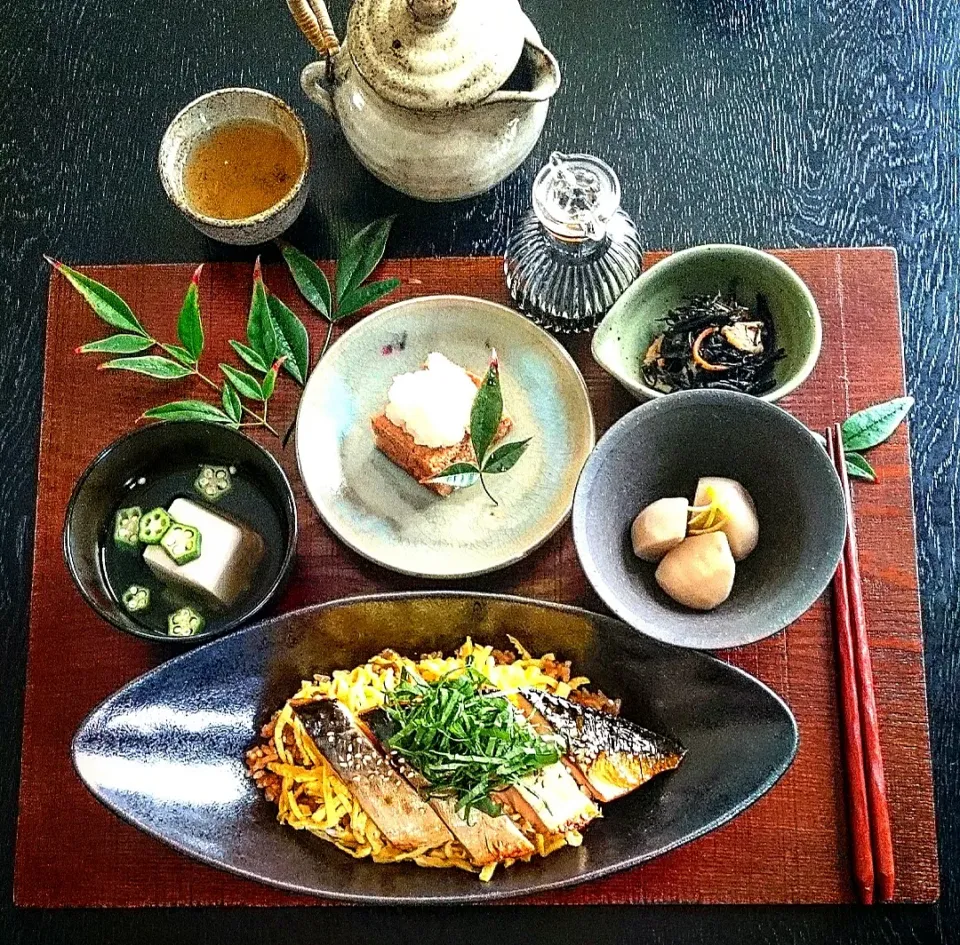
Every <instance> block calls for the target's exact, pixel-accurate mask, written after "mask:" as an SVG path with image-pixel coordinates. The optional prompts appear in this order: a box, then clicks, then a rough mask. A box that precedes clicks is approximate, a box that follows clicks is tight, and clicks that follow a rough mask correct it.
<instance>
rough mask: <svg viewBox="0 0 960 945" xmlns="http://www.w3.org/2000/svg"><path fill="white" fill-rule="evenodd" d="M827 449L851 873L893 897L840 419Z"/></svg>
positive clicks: (860, 887)
mask: <svg viewBox="0 0 960 945" xmlns="http://www.w3.org/2000/svg"><path fill="white" fill-rule="evenodd" d="M827 452H828V453H829V454H830V459H831V460H833V465H834V468H835V469H836V471H837V475H838V476H839V477H840V482H841V483H842V484H843V493H844V500H845V503H846V513H847V538H846V542H845V543H844V548H843V556H842V557H841V559H840V564H839V566H838V567H837V573H836V574H835V575H834V578H833V621H834V631H835V633H836V638H837V663H838V670H839V674H840V709H841V713H842V715H843V748H844V752H843V753H844V759H845V762H846V768H847V802H848V807H849V815H850V833H851V844H852V856H853V874H854V880H855V882H856V886H857V892H858V894H859V897H860V901H861V902H863V903H866V904H869V903H872V902H874V900H875V899H876V901H878V902H889V901H890V900H891V899H892V898H893V886H894V872H893V838H892V837H891V834H890V812H889V809H888V807H887V787H886V780H885V778H884V774H883V757H882V756H881V753H880V726H879V722H878V720H877V702H876V698H875V696H874V691H873V666H872V664H871V661H870V645H869V641H868V640H867V623H866V616H865V614H864V609H863V587H862V585H861V581H860V563H859V558H858V555H857V533H856V528H855V527H854V521H853V499H852V496H851V492H850V479H849V477H848V476H847V467H846V462H845V460H844V453H843V437H842V433H841V429H840V424H835V425H834V426H832V427H829V428H828V429H827Z"/></svg>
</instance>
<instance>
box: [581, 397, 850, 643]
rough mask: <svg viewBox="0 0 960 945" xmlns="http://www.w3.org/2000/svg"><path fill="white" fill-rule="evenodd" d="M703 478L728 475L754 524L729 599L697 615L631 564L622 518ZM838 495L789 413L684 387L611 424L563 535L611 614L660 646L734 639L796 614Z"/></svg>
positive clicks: (815, 592)
mask: <svg viewBox="0 0 960 945" xmlns="http://www.w3.org/2000/svg"><path fill="white" fill-rule="evenodd" d="M701 476H727V477H730V478H732V479H736V480H738V481H739V482H740V483H742V484H743V486H744V487H745V488H746V489H747V491H748V492H749V493H750V495H751V496H752V497H753V500H754V502H755V503H756V506H757V515H758V518H759V520H760V542H759V544H758V546H757V548H756V550H755V551H754V552H753V553H752V554H751V555H749V556H748V557H747V558H745V559H744V560H743V561H741V562H738V564H737V574H736V578H735V580H734V584H733V591H732V593H731V595H730V597H729V598H728V599H727V600H726V601H725V602H724V603H723V604H721V605H720V606H719V607H718V608H716V610H713V611H710V612H706V613H704V612H698V611H694V610H689V609H687V608H685V607H682V606H681V605H679V604H677V603H675V602H674V601H672V600H671V599H670V598H669V597H667V595H666V594H664V593H663V591H661V590H660V588H659V586H658V585H657V583H656V580H655V579H654V571H655V569H656V565H653V564H649V563H648V562H645V561H640V560H639V559H638V558H636V557H635V556H634V554H633V549H632V547H631V544H630V525H631V523H632V521H633V519H634V518H635V516H636V515H637V513H638V512H639V511H640V509H642V508H643V507H644V506H646V505H648V504H649V503H651V502H653V501H654V500H656V499H660V498H664V497H666V496H687V497H689V498H691V499H692V498H693V494H694V490H695V488H696V484H697V479H698V478H699V477H701ZM845 527H846V526H845V517H844V502H843V492H842V490H841V487H840V481H839V479H838V478H837V475H836V473H835V472H834V470H833V466H832V464H831V462H830V460H829V459H828V457H827V454H826V452H825V451H824V449H823V448H822V447H821V446H820V444H819V443H818V442H817V440H816V439H814V437H813V435H812V434H811V433H810V431H809V430H808V429H807V428H806V427H805V426H804V425H803V424H802V423H800V422H799V421H798V420H796V419H794V418H793V417H792V416H790V414H788V413H786V412H785V411H783V410H781V409H780V408H779V407H774V406H772V405H771V404H767V403H764V402H763V401H761V400H758V399H757V398H755V397H750V396H749V395H747V394H734V393H730V392H728V391H685V392H681V393H677V394H672V395H671V396H670V397H661V398H658V399H657V400H654V401H651V402H650V403H647V404H644V405H642V406H640V407H638V408H637V409H636V410H633V411H632V412H631V413H628V414H627V415H626V416H625V417H623V418H622V419H621V420H620V421H618V422H617V423H616V424H615V425H614V426H613V427H611V429H610V430H609V431H608V432H607V434H606V435H605V436H604V437H603V439H601V441H600V442H599V444H598V445H597V448H596V449H595V450H594V451H593V454H592V455H591V457H590V459H589V461H588V462H587V464H586V466H585V467H584V470H583V474H582V475H581V477H580V482H579V484H578V486H577V492H576V497H575V499H574V506H573V536H574V540H575V542H576V546H577V553H578V554H579V556H580V562H581V564H582V565H583V568H584V571H586V574H587V577H588V578H589V579H590V582H591V583H592V584H593V586H594V588H595V589H596V591H597V593H598V594H599V595H600V597H601V598H602V599H603V600H604V602H605V603H606V604H607V606H608V607H609V608H610V609H611V610H612V611H613V612H614V613H615V614H616V615H617V616H618V617H620V618H621V619H623V620H625V621H626V622H627V623H629V624H630V625H631V626H633V627H635V628H636V629H637V630H639V631H641V632H642V633H645V634H647V635H648V636H651V637H655V638H656V639H658V640H662V641H664V642H665V643H674V644H677V645H679V646H691V647H697V648H700V649H719V648H723V647H730V646H740V645H743V644H746V643H752V642H754V641H755V640H760V639H763V637H767V636H770V635H771V634H773V633H776V632H777V631H778V630H780V629H782V628H783V627H785V626H787V625H788V624H789V623H791V622H793V621H794V620H796V619H797V618H798V617H799V616H800V615H801V614H803V613H804V611H806V610H807V609H808V608H809V607H810V605H811V604H813V602H814V601H815V600H816V599H817V598H818V597H819V596H820V594H821V593H822V592H823V590H824V588H825V587H826V586H827V584H828V583H829V581H830V578H831V576H832V575H833V572H834V571H835V570H836V566H837V562H838V561H839V560H840V553H841V551H842V549H843V540H844V535H845Z"/></svg>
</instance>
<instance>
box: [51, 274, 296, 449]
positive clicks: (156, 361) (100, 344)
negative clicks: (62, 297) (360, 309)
mask: <svg viewBox="0 0 960 945" xmlns="http://www.w3.org/2000/svg"><path fill="white" fill-rule="evenodd" d="M46 258H47V261H48V262H49V263H50V264H51V265H52V266H53V267H54V268H55V269H56V270H57V271H58V272H60V273H61V274H62V275H63V276H64V277H65V278H66V279H67V281H68V282H70V284H71V285H72V286H73V287H74V288H75V289H76V290H77V292H79V293H80V295H81V296H82V297H83V298H84V300H85V301H86V302H87V303H88V304H89V305H90V307H91V309H92V310H93V311H94V313H95V314H96V315H97V316H98V317H99V318H100V319H101V320H102V321H104V322H106V323H107V324H108V325H110V326H111V327H114V328H122V329H124V331H123V333H121V334H118V335H111V336H109V337H107V338H102V339H99V340H96V341H91V342H88V343H86V344H83V345H80V346H79V347H78V348H77V352H78V353H80V354H88V353H93V354H119V355H121V357H116V358H112V359H111V360H109V361H105V362H103V363H102V364H100V365H99V366H98V370H115V371H129V372H131V373H134V374H139V375H142V376H146V377H151V378H153V379H155V380H162V381H171V380H181V379H183V378H188V377H195V378H197V379H199V380H200V381H201V382H202V383H204V384H205V385H206V386H207V387H209V388H211V389H212V390H215V391H216V392H217V394H218V395H219V397H220V400H221V402H222V404H223V409H221V408H220V407H216V406H213V405H212V404H207V403H204V402H203V401H200V400H179V401H173V402H172V403H168V404H162V405H161V406H158V407H152V408H150V409H149V410H147V411H146V412H145V413H144V417H146V418H148V419H158V420H203V421H205V422H208V423H221V424H224V425H227V426H232V427H240V426H253V427H264V428H266V429H267V430H269V431H270V432H271V433H273V434H274V436H279V434H278V433H277V431H276V430H275V429H274V428H273V427H272V426H270V424H269V423H268V422H267V415H266V407H267V402H268V401H269V399H270V397H271V396H272V395H273V391H274V388H275V386H276V372H277V371H279V366H280V365H281V364H283V359H279V360H277V361H276V362H275V363H274V364H273V366H272V367H270V368H269V369H267V371H266V376H267V377H271V380H270V382H269V384H268V387H269V391H268V392H265V390H264V386H263V384H262V383H261V382H259V381H256V380H254V379H253V378H251V380H252V381H253V382H254V385H255V390H254V389H251V390H250V391H249V394H250V395H251V396H252V399H255V400H258V401H260V403H261V404H262V405H263V413H262V414H258V413H256V411H254V410H252V409H251V408H249V407H247V406H246V405H245V404H243V403H242V401H241V400H240V396H238V392H237V391H236V390H234V389H233V381H232V380H231V378H230V374H229V373H228V372H227V371H226V370H225V371H224V375H225V376H226V378H227V380H226V381H225V382H224V383H222V384H218V383H217V382H216V381H215V380H213V379H212V378H211V377H209V376H208V375H207V374H205V373H204V372H203V371H202V370H201V369H200V356H201V355H202V353H203V347H204V332H203V320H202V315H201V309H200V288H199V286H200V276H201V273H202V271H203V266H199V267H197V270H196V272H194V274H193V278H192V279H191V281H190V285H189V286H188V288H187V292H186V295H185V296H184V300H183V305H182V307H181V309H180V314H179V317H178V319H177V339H178V341H179V342H180V344H170V343H167V342H163V341H160V340H159V339H157V338H155V337H154V336H153V335H151V334H150V333H149V332H148V331H147V329H146V328H145V327H144V326H143V324H142V322H141V321H140V320H139V319H138V318H137V317H136V315H134V313H133V311H132V309H131V308H130V306H129V305H128V304H127V303H126V302H125V301H124V300H123V299H122V298H121V297H120V296H119V295H117V293H116V292H114V291H113V290H112V289H110V288H108V287H107V286H105V285H103V284H102V283H99V282H97V281H96V280H95V279H91V278H90V277H89V276H86V275H84V274H83V273H81V272H77V271H76V270H75V269H71V268H70V267H69V266H66V265H64V264H63V263H60V262H57V261H55V260H53V259H50V258H49V257H46ZM255 281H256V280H255ZM262 285H263V283H262V280H261V281H260V290H261V292H262ZM254 301H257V288H256V286H255V289H254ZM264 304H266V303H265V302H264ZM271 324H272V323H271ZM151 349H153V350H156V351H157V352H158V353H156V354H143V353H142V352H148V351H150V350H151ZM221 367H222V368H228V367H229V365H221ZM230 370H235V369H232V368H231V369H230ZM237 373H243V372H237ZM245 376H247V377H249V375H245ZM239 393H240V394H243V393H244V391H240V392H239ZM244 416H246V417H249V418H250V419H249V422H243V418H244Z"/></svg>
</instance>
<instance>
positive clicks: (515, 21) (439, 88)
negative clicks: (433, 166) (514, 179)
mask: <svg viewBox="0 0 960 945" xmlns="http://www.w3.org/2000/svg"><path fill="white" fill-rule="evenodd" d="M526 25H527V20H526V17H525V16H524V15H523V11H522V10H521V9H520V4H519V2H518V0H356V2H355V3H354V4H353V7H352V8H351V10H350V16H349V18H348V21H347V47H348V48H349V50H350V54H351V56H352V57H353V60H354V62H355V63H356V66H357V69H358V70H359V71H360V74H361V75H362V76H363V77H364V79H366V80H367V82H369V83H370V85H371V86H372V87H373V88H374V90H375V91H376V92H377V93H379V94H380V95H381V96H383V98H385V99H387V101H390V102H393V103H394V104H395V105H399V106H400V107H402V108H412V109H417V110H421V111H442V110H445V109H452V108H458V107H462V106H465V105H476V104H477V103H478V102H481V101H482V100H483V99H485V98H486V97H487V96H488V95H490V94H491V93H492V92H495V91H496V90H497V89H499V88H500V86H501V85H503V83H504V82H506V80H507V79H508V78H509V77H510V73H511V72H513V70H514V68H515V67H516V65H517V62H518V61H519V60H520V55H521V53H522V52H523V44H524V39H525V34H526Z"/></svg>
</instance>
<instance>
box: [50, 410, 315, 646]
mask: <svg viewBox="0 0 960 945" xmlns="http://www.w3.org/2000/svg"><path fill="white" fill-rule="evenodd" d="M209 426H216V427H217V428H218V429H219V430H221V431H222V432H223V433H226V434H228V435H229V434H235V435H236V436H239V437H241V438H243V439H244V440H246V441H247V442H248V443H250V444H252V445H253V446H254V447H256V449H257V450H258V451H259V452H260V454H262V456H263V457H266V459H267V460H269V464H268V465H271V464H272V466H273V467H274V469H275V470H276V472H277V473H279V475H280V481H281V482H282V483H283V486H284V488H283V493H282V498H283V500H284V504H285V506H286V512H287V513H288V515H289V523H290V533H289V535H288V537H287V541H286V548H285V549H284V553H283V558H282V559H281V561H280V567H279V568H278V569H277V576H276V578H275V579H274V580H273V582H271V584H270V587H269V588H268V589H267V590H266V591H265V592H264V593H263V594H261V595H259V596H258V597H257V598H256V599H255V600H253V601H251V603H250V604H249V605H248V606H247V607H245V608H244V610H243V612H242V613H238V615H237V616H236V617H234V618H232V619H230V620H227V621H225V622H224V624H223V626H222V627H218V628H217V629H216V630H204V631H202V632H201V633H198V634H194V635H192V636H188V637H178V636H166V637H165V636H161V635H160V634H159V633H156V632H154V631H151V630H146V629H143V628H140V627H133V626H129V627H128V626H120V624H118V623H117V622H116V621H115V620H114V618H113V615H112V614H110V613H109V612H108V611H107V610H106V608H104V607H102V606H101V605H100V602H99V601H97V600H96V599H94V597H93V596H92V595H91V594H89V593H88V591H87V588H86V584H85V582H84V581H83V580H82V579H81V577H80V573H79V570H78V568H77V566H76V563H75V561H74V555H73V551H72V549H71V542H70V537H71V535H72V534H73V529H72V523H73V513H74V508H75V507H76V506H77V503H78V501H79V497H80V493H81V492H82V490H83V487H84V486H85V485H86V482H87V479H89V477H90V476H91V475H92V473H93V472H94V470H95V469H96V468H97V467H98V466H99V465H100V464H101V463H102V462H103V461H104V460H105V459H106V458H107V457H108V456H109V455H110V454H111V453H112V452H113V451H114V450H116V449H117V448H119V447H121V446H124V445H125V444H127V443H128V442H129V441H130V440H133V439H136V438H138V437H140V436H143V435H145V434H147V433H148V432H151V431H154V430H157V429H160V428H161V427H176V428H190V427H193V428H199V427H209ZM299 528H300V525H299V517H298V514H297V501H296V496H295V494H294V492H293V486H292V485H291V483H290V479H289V477H288V476H287V474H286V473H285V472H284V471H283V467H282V466H281V465H280V464H279V463H278V462H277V460H276V459H275V458H274V457H273V456H271V454H270V453H269V452H268V451H267V450H266V449H264V447H262V446H261V445H260V444H259V443H257V441H256V440H254V439H253V438H252V437H249V436H247V435H246V434H244V433H241V432H240V431H239V430H231V429H229V428H228V427H223V426H220V425H218V424H209V423H207V422H205V421H199V420H194V421H186V422H184V421H160V422H159V423H151V424H150V425H149V426H146V427H139V428H137V429H133V430H128V431H127V432H126V433H124V434H123V435H122V436H119V437H117V439H115V440H113V441H111V442H110V443H108V444H107V445H106V446H105V447H104V448H103V449H102V450H101V451H100V452H99V453H98V454H97V455H96V456H95V457H94V458H93V459H92V460H91V461H90V463H89V464H88V465H87V467H86V468H85V469H84V471H83V472H82V473H81V474H80V478H79V479H77V481H76V483H75V484H74V487H73V490H72V491H71V493H70V499H69V501H68V502H67V510H66V513H65V515H64V523H63V531H62V534H61V548H62V550H63V557H64V561H65V562H66V565H67V570H68V571H69V572H70V577H71V578H72V579H73V584H74V586H75V587H76V588H77V590H78V591H80V596H81V597H83V599H84V601H86V603H87V604H88V605H89V606H90V608H91V609H92V610H93V611H94V612H95V613H96V614H97V616H99V617H100V618H101V619H103V620H105V621H106V622H107V623H108V624H110V626H111V627H113V628H114V629H115V630H119V631H120V632H121V633H126V634H129V635H130V636H134V637H139V638H140V639H141V640H149V641H151V642H152V643H172V644H174V645H181V646H182V645H190V644H193V645H195V644H197V643H204V642H207V641H211V640H214V639H216V638H217V637H220V636H223V635H224V634H227V633H231V632H233V631H235V630H236V629H237V628H238V627H239V626H241V625H243V624H244V623H246V622H247V621H249V620H251V619H252V618H253V617H255V616H256V615H257V614H258V613H259V612H260V611H261V610H263V608H264V607H266V606H267V605H268V604H269V603H270V601H271V600H273V598H274V597H275V596H276V595H277V593H278V592H279V591H280V589H281V588H282V587H283V585H284V584H285V582H286V581H287V579H288V578H289V577H290V572H291V570H292V569H293V564H294V562H295V560H296V552H297V540H298V536H299ZM118 606H119V605H118Z"/></svg>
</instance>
